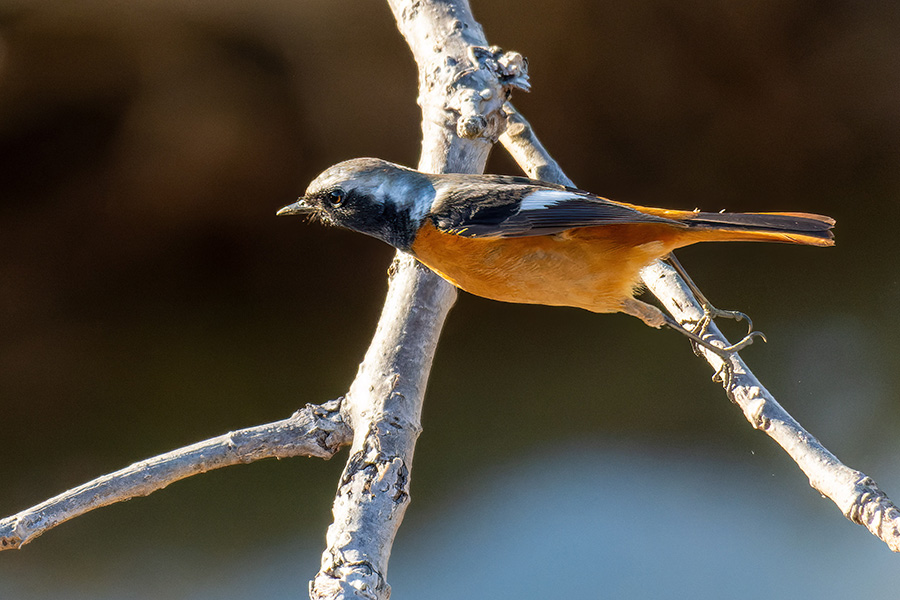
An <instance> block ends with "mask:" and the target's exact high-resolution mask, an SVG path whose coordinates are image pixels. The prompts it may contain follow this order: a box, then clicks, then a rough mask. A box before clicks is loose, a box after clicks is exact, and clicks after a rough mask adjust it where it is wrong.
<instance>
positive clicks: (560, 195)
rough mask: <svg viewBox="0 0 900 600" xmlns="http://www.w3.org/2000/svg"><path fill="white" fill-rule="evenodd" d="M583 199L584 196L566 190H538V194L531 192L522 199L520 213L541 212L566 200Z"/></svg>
mask: <svg viewBox="0 0 900 600" xmlns="http://www.w3.org/2000/svg"><path fill="white" fill-rule="evenodd" d="M583 198H584V196H579V195H578V194H573V193H572V192H567V191H564V190H538V191H536V192H531V193H530V194H528V195H527V196H525V198H523V199H522V203H521V204H520V205H519V212H524V211H526V210H541V209H544V208H550V207H551V206H553V205H554V204H559V203H560V202H564V201H566V200H580V199H583Z"/></svg>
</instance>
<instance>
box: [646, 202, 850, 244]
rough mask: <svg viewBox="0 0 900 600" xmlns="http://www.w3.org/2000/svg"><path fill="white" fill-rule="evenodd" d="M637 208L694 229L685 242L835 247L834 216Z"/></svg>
mask: <svg viewBox="0 0 900 600" xmlns="http://www.w3.org/2000/svg"><path fill="white" fill-rule="evenodd" d="M634 208H636V209H638V210H640V211H641V212H645V213H648V214H653V215H656V216H659V217H664V218H666V219H671V220H673V221H678V222H680V223H683V224H684V225H686V226H687V227H688V228H689V229H691V230H693V234H694V235H691V236H686V238H688V239H685V242H686V243H685V244H684V245H687V244H693V243H695V242H704V241H724V242H728V241H734V242H752V241H763V242H765V241H770V242H785V243H789V244H805V245H809V246H833V245H834V234H833V233H832V231H831V228H832V227H834V219H832V218H831V217H826V216H824V215H815V214H811V213H797V212H775V213H708V212H700V211H686V210H665V209H653V208H647V207H638V206H634Z"/></svg>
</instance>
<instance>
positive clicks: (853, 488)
mask: <svg viewBox="0 0 900 600" xmlns="http://www.w3.org/2000/svg"><path fill="white" fill-rule="evenodd" d="M506 111H507V112H508V113H510V126H509V127H508V128H507V131H506V133H505V134H504V135H503V136H501V138H500V141H501V142H502V143H503V145H504V147H506V149H507V150H508V151H509V152H510V154H511V155H512V156H513V158H515V160H516V162H518V163H519V166H521V167H522V169H524V170H525V172H527V173H528V174H529V175H530V176H532V177H535V178H538V179H543V180H545V181H550V182H553V183H560V184H563V185H574V184H573V183H572V181H571V180H570V179H569V178H568V177H566V175H565V174H564V173H563V172H562V170H561V169H560V168H559V165H558V164H557V163H556V161H555V160H553V158H552V157H551V156H550V154H549V153H548V152H547V150H546V149H545V148H544V147H543V146H542V145H541V143H540V141H538V139H537V136H536V135H535V134H534V131H533V130H532V128H531V125H530V124H529V123H528V121H526V120H525V118H524V117H522V116H521V115H520V114H519V113H517V112H516V111H515V110H514V109H513V108H512V106H509V105H508V106H507V108H506ZM641 277H642V279H643V282H644V285H646V286H647V289H648V290H650V292H651V293H653V295H654V296H656V298H657V299H658V300H659V301H660V303H662V305H663V306H664V307H665V308H666V310H668V311H669V312H670V313H671V314H672V316H673V317H675V319H676V320H677V321H678V322H679V323H682V324H683V325H686V326H687V327H688V328H690V327H692V326H694V325H696V324H697V323H699V322H700V319H701V318H702V317H703V307H702V306H701V305H700V303H699V302H698V301H697V299H696V298H695V297H694V295H693V293H691V291H690V289H689V288H688V286H687V284H685V282H684V280H683V279H682V278H681V277H680V276H679V275H678V273H677V272H676V271H675V269H673V268H672V267H671V266H669V265H667V264H665V263H662V262H656V263H654V264H652V265H650V266H648V267H646V268H645V269H644V270H643V271H642V273H641ZM707 331H708V334H707V336H706V339H707V341H710V342H712V343H714V344H716V345H721V346H723V347H724V346H728V345H730V343H729V342H728V340H727V339H726V338H725V336H723V335H722V332H721V331H719V329H718V327H716V326H715V324H712V325H711V326H710V327H709V328H708V330H707ZM699 350H700V352H701V355H702V356H703V358H705V359H706V360H707V361H708V362H709V364H710V365H711V366H712V368H713V369H714V370H715V371H716V373H719V372H720V371H721V369H722V368H723V363H724V361H723V360H722V358H721V357H720V356H719V355H717V354H715V353H714V352H711V351H709V350H706V349H704V348H700V349H699ZM728 367H729V368H730V370H731V373H732V374H733V375H732V377H730V378H728V377H723V378H722V383H723V386H725V391H726V393H727V394H728V396H729V398H731V400H732V401H734V402H735V403H736V404H737V405H738V406H740V407H741V410H742V411H743V412H744V416H745V417H746V418H747V420H748V421H749V422H750V424H751V425H752V426H753V427H754V428H755V429H761V430H762V431H764V432H765V433H766V434H767V435H768V436H769V437H771V438H772V439H773V440H775V441H776V442H777V443H778V445H779V446H781V447H782V448H784V450H785V451H786V452H787V453H788V455H789V456H790V457H791V458H792V459H793V460H794V462H796V463H797V466H799V467H800V469H801V470H802V471H803V472H804V473H805V474H806V476H807V477H809V483H810V485H811V486H812V487H813V488H814V489H816V490H817V491H819V492H820V493H822V494H823V495H825V496H827V497H828V498H830V499H831V500H832V501H833V502H834V503H835V504H837V506H838V508H839V509H840V510H841V512H842V513H843V514H844V516H845V517H847V518H848V519H850V520H851V521H853V522H854V523H858V524H860V525H864V526H865V527H866V528H867V529H868V530H869V531H870V532H872V534H873V535H875V536H876V537H878V538H879V539H881V540H882V541H883V542H884V543H885V544H887V545H888V547H889V548H890V549H891V550H893V551H894V552H900V511H898V509H897V507H896V506H894V504H893V503H892V502H891V500H890V499H889V498H888V497H887V496H886V495H885V494H884V492H882V491H881V490H880V489H878V486H877V485H876V483H875V482H874V481H873V480H872V479H871V478H870V477H868V476H866V475H865V474H864V473H861V472H859V471H856V470H854V469H851V468H849V467H847V466H846V465H844V464H843V463H841V461H839V460H838V459H837V457H836V456H835V455H834V454H832V453H831V452H829V451H828V449H826V448H825V447H824V446H823V445H822V444H821V443H820V442H819V441H818V440H817V439H816V438H815V437H813V436H812V435H811V434H810V433H809V432H808V431H806V430H805V429H804V428H803V427H802V426H801V425H800V424H799V423H798V422H797V421H796V420H795V419H794V418H793V417H792V416H791V415H790V414H788V412H787V411H786V410H784V408H782V406H781V405H780V404H779V403H778V402H777V401H776V400H775V397H774V396H772V394H770V393H769V391H768V390H767V389H766V388H765V387H764V386H763V385H762V383H760V382H759V380H758V379H757V378H756V376H755V375H754V374H753V373H752V372H751V371H750V369H749V368H748V367H747V365H746V364H745V363H744V361H743V360H742V359H741V357H740V356H738V354H737V353H734V354H732V355H731V358H730V361H729V365H728Z"/></svg>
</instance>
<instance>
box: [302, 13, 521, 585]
mask: <svg viewBox="0 0 900 600" xmlns="http://www.w3.org/2000/svg"><path fill="white" fill-rule="evenodd" d="M388 2H389V4H390V6H391V10H392V11H393V13H394V17H395V18H396V20H397V25H398V27H399V29H400V31H401V33H402V34H403V36H404V38H405V39H406V41H407V43H408V44H409V46H410V49H411V50H412V53H413V56H414V58H415V60H416V63H417V65H418V67H419V104H420V105H421V107H422V135H423V138H422V155H421V158H420V160H419V169H420V170H422V171H426V172H430V173H442V172H458V173H480V172H482V171H483V170H484V164H485V162H486V160H487V156H488V152H489V151H490V148H491V145H492V144H493V143H494V142H495V141H496V140H497V138H498V137H499V135H500V134H501V133H502V131H503V128H504V127H505V126H506V120H505V118H504V114H503V112H502V106H503V103H504V102H505V100H506V97H507V92H508V90H509V88H510V87H514V86H515V87H527V74H526V73H525V65H524V60H522V58H521V56H519V55H517V54H515V53H502V52H501V51H499V50H498V49H496V48H487V47H486V46H487V42H486V40H485V38H484V34H483V32H482V30H481V26H480V25H479V24H478V23H477V22H476V21H475V19H474V18H473V16H472V13H471V10H470V9H469V5H468V2H467V1H466V0H388ZM392 271H393V276H392V281H391V285H390V288H389V290H388V298H387V301H386V303H385V306H384V309H383V312H382V315H381V321H380V322H379V325H378V330H377V331H376V333H375V337H374V339H373V340H372V344H371V346H370V347H369V350H368V352H367V353H366V357H365V360H364V361H363V363H362V365H361V366H360V369H359V374H358V375H357V378H356V380H355V381H354V382H353V385H352V386H351V388H350V393H349V394H348V410H349V411H350V419H351V422H352V425H353V430H354V432H355V437H354V440H353V447H352V449H351V453H350V459H349V460H348V462H347V466H346V468H345V469H344V473H343V476H342V477H341V482H340V485H339V487H338V491H337V496H336V497H335V501H334V523H333V524H332V525H331V526H330V527H329V528H328V534H327V548H326V550H325V552H324V554H323V556H322V568H321V570H320V571H319V573H318V574H317V575H316V577H315V579H314V580H313V581H312V582H311V583H310V597H312V598H314V599H316V598H350V597H354V598H367V599H386V598H388V597H389V596H390V587H389V586H388V585H387V582H386V576H387V567H388V559H389V558H390V552H391V546H392V545H393V541H394V536H395V535H396V532H397V529H398V528H399V526H400V522H401V521H402V519H403V515H404V513H405V511H406V506H407V504H408V503H409V470H410V465H411V462H412V456H413V450H414V448H415V442H416V439H417V437H418V435H419V431H420V415H421V410H422V400H423V394H424V391H425V384H426V382H427V379H428V374H429V371H430V369H431V362H432V358H433V356H434V349H435V345H436V344H437V339H438V336H439V334H440V331H441V328H442V326H443V323H444V318H445V317H446V315H447V312H448V311H449V309H450V307H451V306H452V304H453V302H454V300H455V298H456V291H455V288H453V287H452V286H451V285H450V284H449V283H447V282H445V281H444V280H442V279H440V278H439V277H438V276H437V275H435V274H434V273H432V272H431V271H429V270H428V269H426V268H425V267H423V266H421V265H420V264H419V263H417V262H416V261H415V260H413V259H412V258H411V257H409V256H407V255H404V254H402V253H401V254H398V255H397V258H396V259H395V261H394V265H393V267H392Z"/></svg>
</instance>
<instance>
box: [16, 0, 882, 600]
mask: <svg viewBox="0 0 900 600" xmlns="http://www.w3.org/2000/svg"><path fill="white" fill-rule="evenodd" d="M388 1H389V4H390V6H391V9H392V11H393V13H394V15H395V17H396V20H397V23H398V27H399V28H400V31H401V33H402V34H403V36H404V37H405V38H406V40H407V42H408V43H409V46H410V48H411V50H412V52H413V56H414V57H415V60H416V63H417V64H418V67H419V104H420V105H421V107H422V115H423V119H422V134H423V140H422V155H421V158H420V161H419V169H420V170H423V171H427V172H432V173H439V172H460V173H477V172H481V171H482V170H483V168H484V164H485V161H486V159H487V156H488V152H489V151H490V148H491V146H492V144H493V143H494V142H496V141H497V139H498V138H499V139H501V140H502V141H503V143H504V145H505V146H506V148H507V149H508V150H509V151H510V152H511V153H512V154H513V156H514V157H515V158H516V160H517V161H518V162H519V164H520V165H522V167H523V168H524V169H525V170H526V172H528V173H529V174H530V175H532V176H533V177H536V178H539V179H544V180H547V181H553V182H557V183H566V184H571V181H569V180H568V178H567V177H566V176H565V174H564V173H563V172H562V170H561V169H560V168H559V165H557V164H556V162H555V161H554V160H553V159H552V158H551V157H550V155H549V154H548V153H547V152H546V150H545V149H544V148H543V147H542V146H541V144H540V142H539V141H538V140H537V137H536V136H535V135H534V132H533V131H532V130H531V127H530V126H529V125H528V123H527V121H526V120H525V119H524V118H522V117H521V116H520V115H518V114H516V113H515V112H514V111H513V109H512V107H511V106H509V105H506V106H505V107H504V102H505V101H506V98H507V96H508V92H509V90H510V89H511V88H513V87H519V88H525V89H527V86H528V79H527V73H526V70H525V62H524V59H522V57H521V56H520V55H518V54H516V53H503V52H502V51H500V50H499V49H496V48H489V47H487V42H486V40H485V37H484V34H483V32H482V30H481V27H480V25H479V24H478V23H477V22H475V20H474V18H473V16H472V14H471V11H470V9H469V5H468V2H467V1H466V0H388ZM507 115H508V116H509V118H507ZM507 124H508V126H509V127H508V130H507V131H506V132H505V133H504V130H505V129H506V128H507ZM643 279H644V283H645V284H646V285H647V287H648V289H650V291H652V292H653V293H654V294H655V295H656V296H657V297H658V298H659V300H660V302H661V303H662V304H663V305H664V306H665V307H666V308H667V309H668V310H669V311H670V312H671V313H672V314H673V316H674V317H675V318H676V319H678V320H679V321H680V322H682V323H688V324H690V323H696V322H697V320H698V319H699V318H700V316H701V314H702V309H701V307H700V306H699V304H698V303H697V301H696V299H694V298H693V296H692V295H691V294H690V292H689V291H688V289H687V287H686V286H685V285H684V282H683V281H681V279H680V278H679V277H678V276H677V274H675V273H674V271H673V270H672V269H671V268H669V267H668V266H667V265H663V264H655V265H652V266H651V267H648V268H647V269H645V271H644V272H643ZM455 298H456V291H455V289H454V288H453V287H452V286H451V285H450V284H448V283H447V282H445V281H444V280H442V279H440V278H439V277H438V276H436V275H435V274H434V273H432V272H431V271H429V270H428V269H426V268H425V267H423V266H421V265H420V264H419V263H417V262H416V261H415V260H413V259H412V258H411V257H410V256H408V255H405V254H402V253H398V255H397V257H396V258H395V260H394V263H393V265H392V268H391V277H390V286H389V290H388V295H387V299H386V302H385V305H384V309H383V311H382V315H381V319H380V321H379V324H378V327H377V330H376V332H375V336H374V338H373V340H372V343H371V345H370V347H369V349H368V351H367V353H366V355H365V358H364V360H363V362H362V364H361V365H360V368H359V372H358V374H357V377H356V379H355V380H354V382H353V383H352V385H351V387H350V390H349V392H348V394H347V397H346V399H345V400H344V401H343V402H341V401H333V402H330V403H326V404H323V405H321V406H309V405H308V406H307V407H306V408H305V409H303V410H301V411H298V412H297V413H296V414H295V415H294V416H293V417H291V418H290V419H286V420H284V421H279V422H277V423H272V424H268V425H262V426H259V427H252V428H248V429H244V430H240V431H237V432H233V433H229V434H226V435H224V436H220V437H218V438H214V439H211V440H208V441H206V442H201V443H198V444H195V445H193V446H189V447H186V448H182V449H180V450H176V451H174V452H170V453H168V454H164V455H161V456H158V457H154V458H151V459H149V460H146V461H142V462H140V463H136V464H135V465H132V466H131V467H127V468H125V469H122V470H121V471H117V472H115V473H111V474H109V475H106V476H104V477H101V478H98V479H96V480H94V481H91V482H89V483H87V484H84V485H82V486H79V487H78V488H74V489H72V490H69V491H68V492H65V493H64V494H61V495H59V496H57V497H55V498H51V499H50V500H48V501H46V502H44V503H42V504H40V505H38V506H35V507H33V508H31V509H28V510H26V511H23V512H21V513H19V514H17V515H13V516H12V517H8V518H6V519H3V520H2V521H0V550H2V549H8V548H18V547H20V546H21V545H23V544H25V543H27V542H29V541H30V540H32V539H34V538H35V537H37V536H38V535H40V534H41V533H43V532H44V531H46V530H48V529H50V528H52V527H54V526H55V525H57V524H59V523H62V522H64V521H66V520H68V519H70V518H73V517H75V516H78V515H80V514H84V513H85V512H88V511H90V510H93V509H94V508H99V507H101V506H106V505H108V504H111V503H114V502H119V501H122V500H126V499H128V498H132V497H136V496H143V495H147V494H149V493H151V492H153V491H155V490H158V489H162V488H163V487H165V486H167V485H169V484H170V483H172V482H174V481H177V480H178V479H182V478H184V477H188V476H190V475H194V474H197V473H202V472H205V471H208V470H210V469H214V468H219V467H223V466H228V465H231V464H236V463H242V462H251V461H253V460H258V459H261V458H266V457H278V458H282V457H287V456H298V455H304V456H317V457H323V458H328V457H330V456H332V455H333V454H334V453H335V452H336V451H337V450H338V448H339V447H340V446H342V445H346V444H348V443H350V442H351V439H352V447H351V450H350V456H349V459H348V462H347V465H346V467H345V469H344V472H343V474H342V476H341V479H340V482H339V485H338V490H337V494H336V497H335V502H334V508H333V513H334V522H333V523H332V525H331V526H330V527H329V528H328V533H327V547H326V550H325V552H324V553H323V558H322V567H321V570H320V571H319V573H318V574H317V575H316V576H315V578H314V580H313V581H312V582H310V596H311V597H312V598H314V599H325V598H351V597H352V598H366V599H385V598H388V597H389V596H390V586H388V584H387V581H386V577H387V569H388V561H389V558H390V553H391V547H392V545H393V541H394V537H395V536H396V533H397V530H398V528H399V526H400V523H401V521H402V519H403V516H404V513H405V510H406V507H407V505H408V503H409V498H410V496H409V482H410V470H411V464H412V458H413V452H414V449H415V443H416V440H417V438H418V435H419V433H420V431H421V425H420V421H421V413H422V403H423V396H424V392H425V387H426V384H427V380H428V374H429V372H430V369H431V364H432V360H433V358H434V352H435V347H436V344H437V340H438V336H439V334H440V331H441V328H442V326H443V323H444V319H445V318H446V315H447V313H448V311H449V310H450V308H451V307H452V305H453V302H454V300H455ZM709 334H710V338H709V339H710V340H713V343H716V344H721V345H727V341H726V340H725V338H724V337H722V335H721V333H720V332H719V331H718V329H717V328H716V327H715V326H714V325H713V326H711V327H710V329H709ZM702 353H703V355H704V356H705V357H706V358H707V360H708V361H709V362H710V364H711V365H712V366H713V368H714V369H716V370H717V371H718V370H719V369H720V367H721V366H722V359H721V358H720V357H719V356H718V355H716V354H715V353H712V352H707V351H703V352H702ZM731 368H732V372H733V373H734V376H733V377H732V378H731V380H730V382H727V383H728V385H727V391H728V394H729V397H731V398H732V399H733V400H734V401H735V402H736V403H737V404H738V405H739V406H740V407H741V408H742V410H743V411H744V414H745V416H746V417H747V419H748V420H749V421H750V422H751V424H752V425H753V426H754V427H756V428H757V429H761V430H763V431H765V432H766V433H767V434H768V435H770V436H771V437H772V438H773V439H775V441H776V442H778V443H779V444H780V445H781V446H782V447H783V448H784V449H785V450H786V451H787V452H788V454H789V455H790V456H791V457H792V458H793V459H794V460H795V461H796V462H797V464H798V465H799V466H800V468H801V469H803V471H804V473H806V474H807V476H808V477H809V479H810V483H811V484H812V486H813V487H814V488H815V489H817V490H819V491H820V492H822V493H823V494H825V495H826V496H828V497H829V498H831V499H832V500H833V501H834V502H835V503H836V504H837V505H838V506H839V507H840V509H841V511H842V512H843V513H844V514H845V515H846V516H847V517H848V518H849V519H851V520H853V521H854V522H857V523H862V524H864V525H865V526H866V527H868V528H869V530H870V531H872V533H873V534H875V535H877V536H878V537H880V538H881V539H882V540H884V541H885V542H886V543H887V544H888V546H889V547H890V548H891V549H892V550H894V551H900V512H898V510H897V509H896V507H894V505H893V504H892V503H891V502H890V500H889V499H888V498H887V497H886V496H885V495H884V494H883V493H882V492H880V491H879V490H878V488H877V486H876V485H875V483H874V482H873V481H872V480H871V479H869V478H868V477H866V476H865V475H864V474H862V473H860V472H859V471H855V470H852V469H849V468H848V467H846V466H845V465H843V464H841V463H840V461H838V460H837V458H835V457H834V455H833V454H831V453H830V452H828V450H826V449H825V448H824V447H823V446H822V445H821V444H820V443H819V442H818V441H817V440H816V439H815V438H814V437H812V436H811V435H810V434H809V433H807V432H806V431H805V430H804V429H803V428H802V427H801V426H800V425H799V424H798V423H797V422H796V421H794V419H793V418H791V417H790V415H788V414H787V412H785V411H784V409H783V408H782V407H781V406H780V405H779V404H778V403H777V402H776V401H775V399H774V398H773V397H772V396H771V394H769V392H768V391H767V390H766V389H765V388H764V387H763V386H762V384H760V383H759V381H758V380H757V379H756V378H755V377H754V376H753V374H752V373H751V372H750V370H749V369H748V368H747V367H746V365H745V364H744V363H743V361H742V360H741V359H740V357H739V356H737V355H734V356H733V357H732V359H731Z"/></svg>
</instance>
